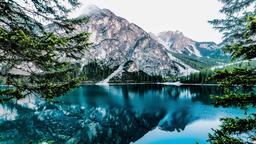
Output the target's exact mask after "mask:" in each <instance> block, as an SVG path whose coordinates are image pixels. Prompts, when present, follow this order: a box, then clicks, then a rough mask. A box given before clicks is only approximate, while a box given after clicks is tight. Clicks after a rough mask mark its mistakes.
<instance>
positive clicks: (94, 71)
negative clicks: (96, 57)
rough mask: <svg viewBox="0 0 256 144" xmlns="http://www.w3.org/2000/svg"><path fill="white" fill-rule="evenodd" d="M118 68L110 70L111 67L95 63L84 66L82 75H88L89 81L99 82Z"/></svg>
mask: <svg viewBox="0 0 256 144" xmlns="http://www.w3.org/2000/svg"><path fill="white" fill-rule="evenodd" d="M117 68H118V66H116V67H113V68H110V66H108V65H105V64H103V63H101V62H97V61H93V62H90V63H89V64H87V65H85V66H84V68H83V71H82V74H83V75H86V77H87V78H88V79H87V80H90V81H94V82H99V81H101V80H103V79H105V78H106V77H108V76H109V75H110V74H111V73H113V72H114V71H115V70H116V69H117Z"/></svg>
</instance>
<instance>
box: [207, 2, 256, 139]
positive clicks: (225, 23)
mask: <svg viewBox="0 0 256 144" xmlns="http://www.w3.org/2000/svg"><path fill="white" fill-rule="evenodd" d="M220 1H221V2H222V3H223V8H222V9H221V10H220V12H221V13H223V14H225V16H226V17H225V19H216V20H213V21H211V23H212V24H213V25H214V27H215V28H216V29H218V30H219V31H220V32H222V33H223V34H224V39H225V42H226V45H227V46H226V48H225V51H226V52H229V53H231V55H232V58H233V59H252V58H255V57H256V43H255V42H256V39H255V36H256V1H255V0H220ZM213 79H216V80H217V81H219V82H220V83H221V84H222V86H223V87H224V89H225V93H224V95H222V96H217V97H215V100H216V105H217V106H224V107H229V106H236V107H240V108H242V109H248V108H252V107H254V108H255V106H256V95H255V90H254V86H255V84H256V71H255V69H252V68H250V67H247V68H241V67H240V68H239V67H236V68H232V69H225V70H219V71H217V72H216V74H215V76H214V77H213ZM232 86H239V87H236V88H235V89H232V88H231V87H232ZM221 120H222V122H223V123H222V125H221V126H220V129H218V130H214V133H213V134H209V141H210V142H211V143H216V144H219V143H225V144H226V143H230V144H231V143H232V144H233V143H234V144H235V143H255V141H256V113H252V114H251V113H248V114H245V117H244V118H223V119H221Z"/></svg>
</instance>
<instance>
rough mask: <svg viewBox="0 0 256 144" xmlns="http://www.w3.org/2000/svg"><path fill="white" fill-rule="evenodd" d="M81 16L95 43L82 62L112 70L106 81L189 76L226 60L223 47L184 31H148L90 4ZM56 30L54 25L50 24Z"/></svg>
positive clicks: (84, 26)
mask: <svg viewBox="0 0 256 144" xmlns="http://www.w3.org/2000/svg"><path fill="white" fill-rule="evenodd" d="M82 16H87V17H88V18H89V20H88V22H87V23H85V24H82V25H79V26H77V31H79V32H81V31H85V32H90V33H91V36H90V41H91V42H93V46H92V47H91V48H90V49H89V50H88V51H87V53H86V55H85V56H84V58H83V59H82V60H81V61H80V64H81V65H82V66H85V65H87V64H89V63H90V62H95V61H96V62H98V63H99V64H101V65H104V66H108V67H109V68H110V71H111V72H113V71H114V74H113V73H112V74H111V75H109V76H110V77H107V79H105V80H103V81H109V80H110V79H113V78H114V77H122V74H123V73H124V72H125V73H126V75H130V74H127V72H128V73H131V74H132V73H134V72H142V73H145V74H146V75H151V76H156V75H160V76H163V77H165V76H173V75H187V74H190V73H191V72H197V71H198V70H200V69H204V68H207V67H212V66H215V65H218V64H219V63H223V60H222V61H218V60H215V58H217V59H219V58H220V57H221V58H222V57H224V56H225V55H223V53H222V52H221V46H220V45H217V44H216V43H214V42H196V41H194V40H192V39H190V38H188V37H186V36H184V35H183V34H182V33H181V32H178V31H176V32H172V31H167V32H161V33H159V34H158V35H155V34H153V33H147V32H146V31H144V30H143V29H142V28H140V27H139V26H137V25H136V24H133V23H130V22H129V21H127V20H126V19H124V18H122V17H120V16H117V15H115V14H114V13H113V12H111V11H110V10H108V9H100V8H98V7H97V6H89V7H87V8H86V9H84V11H83V14H82V15H81V17H82ZM50 29H51V30H55V31H56V28H55V27H54V26H50ZM110 71H109V72H110Z"/></svg>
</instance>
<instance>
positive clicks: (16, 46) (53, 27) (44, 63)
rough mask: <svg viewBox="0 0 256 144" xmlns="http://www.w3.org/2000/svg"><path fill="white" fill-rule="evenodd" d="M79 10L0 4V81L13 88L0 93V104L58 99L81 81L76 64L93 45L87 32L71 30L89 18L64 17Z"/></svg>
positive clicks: (10, 1)
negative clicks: (31, 98)
mask: <svg viewBox="0 0 256 144" xmlns="http://www.w3.org/2000/svg"><path fill="white" fill-rule="evenodd" d="M78 6H79V2H78V1H77V0H67V1H61V0H2V1H0V77H1V84H3V85H8V86H12V88H11V89H1V90H0V101H5V100H9V99H12V98H17V99H19V98H23V97H25V96H26V95H31V94H32V95H39V96H41V97H44V98H53V97H56V96H61V95H63V94H65V93H66V92H67V91H69V90H70V89H72V88H74V87H76V86H78V85H79V84H80V82H81V81H82V80H84V79H85V77H82V76H81V75H79V70H80V67H79V65H78V64H77V63H76V62H77V60H80V59H81V57H82V56H83V54H84V52H85V51H86V50H87V49H88V48H89V47H90V45H91V43H89V42H88V41H89V33H84V32H83V33H79V32H76V33H75V32H74V30H76V29H75V27H76V25H79V24H82V23H85V22H87V18H86V17H82V18H79V19H69V18H68V15H69V13H70V12H72V11H73V10H74V9H75V8H77V7H78ZM71 62H72V63H71Z"/></svg>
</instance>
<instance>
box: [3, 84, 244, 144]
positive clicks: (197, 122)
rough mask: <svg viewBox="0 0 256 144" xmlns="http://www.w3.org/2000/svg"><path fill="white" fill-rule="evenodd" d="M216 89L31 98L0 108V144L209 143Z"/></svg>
mask: <svg viewBox="0 0 256 144" xmlns="http://www.w3.org/2000/svg"><path fill="white" fill-rule="evenodd" d="M221 93H222V91H221V89H220V88H219V87H216V86H170V85H160V84H159V85H157V84H137V85H136V84H134V85H132V84H130V85H109V86H97V85H84V86H80V87H79V88H77V89H75V90H73V91H71V92H69V93H68V94H67V95H65V96H62V97H59V98H56V99H54V100H52V101H47V102H46V101H44V100H42V99H39V98H36V97H34V96H31V97H28V98H26V99H22V100H19V101H11V102H8V103H4V104H0V141H2V142H0V143H28V142H35V143H38V142H49V143H70V144H71V143H72V144H73V143H101V144H102V143H106V144H109V143H111V144H112V143H113V144H114V143H121V144H125V143H128V144H129V143H135V144H170V143H174V144H176V143H180V144H194V143H196V142H199V143H207V138H208V133H211V132H212V131H211V128H214V129H216V128H218V126H219V125H220V121H219V119H220V118H221V117H235V116H242V115H243V113H244V112H243V111H241V110H239V109H235V108H216V107H214V106H213V105H212V100H211V99H210V96H211V95H220V94H221Z"/></svg>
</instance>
